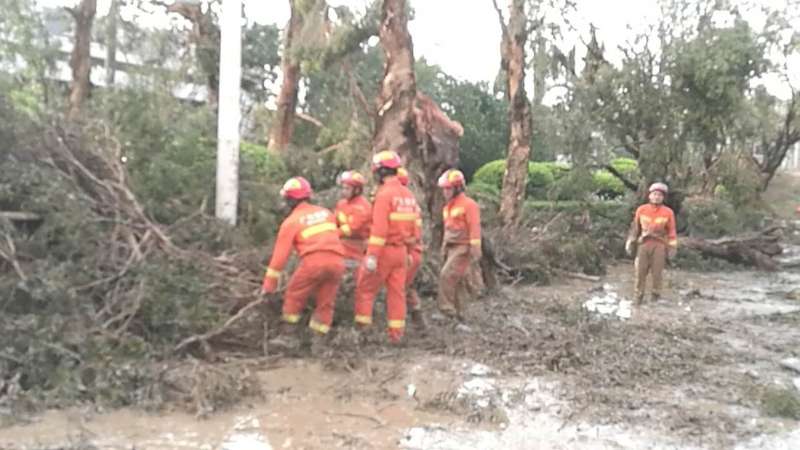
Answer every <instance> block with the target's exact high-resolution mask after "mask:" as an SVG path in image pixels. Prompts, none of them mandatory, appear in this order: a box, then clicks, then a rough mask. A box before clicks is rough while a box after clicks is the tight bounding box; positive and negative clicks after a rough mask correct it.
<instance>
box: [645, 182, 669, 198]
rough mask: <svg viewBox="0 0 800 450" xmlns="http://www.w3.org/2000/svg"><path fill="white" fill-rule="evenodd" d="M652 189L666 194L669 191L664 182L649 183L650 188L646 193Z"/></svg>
mask: <svg viewBox="0 0 800 450" xmlns="http://www.w3.org/2000/svg"><path fill="white" fill-rule="evenodd" d="M653 191H660V192H661V193H662V194H664V195H667V194H668V193H669V188H668V187H667V185H666V184H664V183H653V184H651V185H650V189H648V190H647V193H648V194H649V193H651V192H653Z"/></svg>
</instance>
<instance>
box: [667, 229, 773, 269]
mask: <svg viewBox="0 0 800 450" xmlns="http://www.w3.org/2000/svg"><path fill="white" fill-rule="evenodd" d="M779 232H780V228H777V227H773V228H769V229H766V230H764V231H761V232H758V233H748V234H744V235H741V236H735V237H725V238H721V239H714V240H705V239H699V238H692V237H687V238H681V239H680V240H679V247H685V248H690V249H693V250H696V251H699V252H700V253H701V254H703V256H706V257H710V258H720V259H724V260H726V261H729V262H732V263H735V264H744V265H748V266H754V267H757V268H758V269H761V270H769V271H772V270H777V269H778V262H777V261H775V260H774V259H773V257H774V256H778V255H780V254H781V252H782V249H781V246H780V245H779V244H778V241H779V240H780V234H779Z"/></svg>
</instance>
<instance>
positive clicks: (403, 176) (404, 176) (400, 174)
mask: <svg viewBox="0 0 800 450" xmlns="http://www.w3.org/2000/svg"><path fill="white" fill-rule="evenodd" d="M397 179H399V180H400V183H402V185H403V186H408V171H407V170H406V168H405V167H401V168H399V169H397Z"/></svg>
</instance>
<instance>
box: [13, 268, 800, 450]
mask: <svg viewBox="0 0 800 450" xmlns="http://www.w3.org/2000/svg"><path fill="white" fill-rule="evenodd" d="M668 280H669V289H668V290H667V294H666V295H665V297H664V299H662V300H661V301H659V302H656V303H653V302H649V303H645V304H644V305H641V306H636V307H634V308H633V310H632V314H631V317H630V318H629V319H623V318H620V317H618V316H610V315H601V314H597V313H593V312H589V311H587V310H586V309H585V308H583V306H582V305H583V303H584V302H586V301H587V300H588V299H589V298H591V297H592V296H593V295H597V294H598V293H602V292H603V291H608V290H614V291H616V292H618V294H619V296H620V297H621V298H625V297H627V298H630V293H631V292H630V286H631V283H632V270H631V267H630V265H629V264H620V265H618V266H615V267H612V268H611V269H610V271H609V274H608V275H607V276H606V277H604V278H603V279H602V280H601V281H600V282H591V281H585V280H576V279H565V280H560V281H558V282H556V283H555V284H554V285H552V286H548V287H536V286H507V287H504V288H503V289H502V290H501V291H500V292H498V293H495V294H492V295H489V296H487V297H486V298H484V299H480V300H477V301H476V302H474V303H473V304H471V305H470V307H469V315H468V318H467V322H466V323H465V324H458V323H455V322H448V321H444V320H442V321H434V320H429V326H428V329H427V330H426V331H421V330H418V329H415V328H413V327H411V328H410V329H409V331H408V336H407V340H406V343H405V345H404V346H402V347H391V346H389V345H388V344H387V343H386V342H385V341H386V339H385V336H384V335H383V333H380V332H378V331H375V332H373V333H371V334H370V335H369V336H368V338H367V340H366V342H361V343H359V344H358V345H354V344H353V343H352V340H349V339H348V338H347V336H344V335H345V333H341V334H342V336H339V337H336V336H333V340H334V344H333V345H332V347H333V355H332V356H331V357H329V358H312V357H310V356H309V355H302V356H301V357H282V356H280V355H278V356H275V357H271V358H268V359H263V360H252V361H250V365H251V367H250V369H251V370H252V371H254V372H255V373H256V376H257V380H258V382H259V384H260V385H261V387H262V389H261V391H262V394H261V395H260V396H258V397H255V398H250V399H246V400H245V401H243V402H241V403H240V404H239V405H237V406H236V407H235V408H233V409H231V410H228V411H223V412H216V413H214V414H211V415H209V416H207V417H204V418H197V417H195V416H194V415H189V414H185V413H181V412H170V411H162V412H160V413H158V414H154V413H147V412H142V411H137V410H132V409H123V410H118V411H113V412H98V411H96V410H94V409H92V408H88V407H87V408H84V409H80V408H75V409H70V410H61V411H49V412H46V413H45V414H43V415H40V416H37V417H34V418H31V419H30V421H29V422H28V423H21V424H18V425H15V426H12V427H8V428H4V429H0V448H2V449H45V448H47V449H55V448H104V449H105V448H109V449H110V448H114V449H116V448H119V449H131V448H136V449H141V448H145V449H150V448H153V449H188V448H193V449H196V448H208V449H217V448H223V449H240V448H242V449H244V448H246V449H278V448H291V449H329V448H354V449H368V448H375V449H384V448H420V449H421V448H425V449H435V448H437V449H449V448H498V449H499V448H587V449H588V448H742V449H746V448H775V449H778V448H787V449H789V448H800V423H798V422H797V421H795V420H792V419H786V418H780V417H767V416H766V415H765V413H764V412H763V409H762V404H761V403H762V398H763V392H764V390H765V389H769V388H774V387H776V386H778V387H783V388H787V389H793V379H794V378H797V377H798V376H800V374H798V373H793V372H791V371H790V370H787V369H785V368H782V367H781V366H780V364H779V362H780V360H782V359H784V358H788V357H798V356H800V345H799V344H800V326H799V325H800V301H797V300H792V299H790V298H788V297H787V293H788V292H790V291H792V290H793V289H796V288H797V287H800V274H797V273H788V272H783V273H776V274H764V273H760V272H730V273H703V274H694V273H687V272H683V271H679V270H675V271H671V272H670V274H669V277H668ZM426 307H428V309H427V310H426V313H428V314H429V315H430V313H432V312H433V308H432V305H430V303H429V304H427V305H426ZM380 315H381V312H380V311H379V310H378V311H377V312H376V316H380ZM346 328H347V326H345V331H346Z"/></svg>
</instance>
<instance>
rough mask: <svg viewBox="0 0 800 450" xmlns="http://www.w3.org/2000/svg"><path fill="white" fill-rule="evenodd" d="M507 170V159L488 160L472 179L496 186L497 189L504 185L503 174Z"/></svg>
mask: <svg viewBox="0 0 800 450" xmlns="http://www.w3.org/2000/svg"><path fill="white" fill-rule="evenodd" d="M505 171H506V160H505V159H498V160H495V161H492V162H488V163H486V164H484V165H483V166H481V167H480V168H479V169H478V170H476V171H475V174H474V175H473V176H472V180H473V182H475V183H481V184H485V185H489V186H495V187H496V188H497V189H500V188H502V187H503V175H504V174H505Z"/></svg>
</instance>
